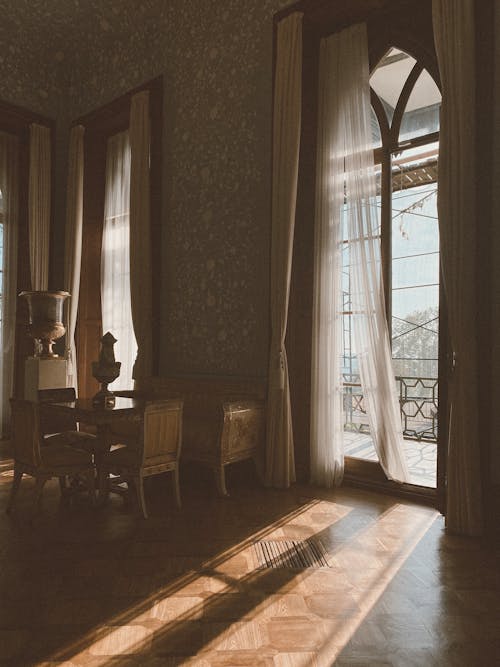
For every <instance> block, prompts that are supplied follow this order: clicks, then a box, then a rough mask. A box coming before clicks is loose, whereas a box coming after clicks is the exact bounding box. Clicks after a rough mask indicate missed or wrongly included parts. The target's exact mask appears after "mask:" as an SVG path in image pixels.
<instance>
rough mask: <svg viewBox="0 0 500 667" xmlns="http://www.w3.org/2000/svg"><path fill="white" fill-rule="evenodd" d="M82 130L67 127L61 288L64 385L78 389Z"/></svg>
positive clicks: (80, 127)
mask: <svg viewBox="0 0 500 667" xmlns="http://www.w3.org/2000/svg"><path fill="white" fill-rule="evenodd" d="M84 132H85V130H84V128H83V127H82V126H81V125H76V126H75V127H72V128H71V132H70V137H69V166H68V193H67V202H66V238H65V253H64V285H65V288H66V289H67V291H68V292H69V293H70V294H71V297H70V298H69V300H67V302H66V303H67V305H66V359H67V365H66V384H67V386H68V387H75V389H78V381H77V363H76V349H75V329H76V318H77V314H78V297H79V294H80V268H81V259H82V225H83V136H84Z"/></svg>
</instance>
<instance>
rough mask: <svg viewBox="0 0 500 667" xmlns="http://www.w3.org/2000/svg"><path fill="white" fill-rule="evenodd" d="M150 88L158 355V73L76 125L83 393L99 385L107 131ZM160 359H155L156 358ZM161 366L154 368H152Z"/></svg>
mask: <svg viewBox="0 0 500 667" xmlns="http://www.w3.org/2000/svg"><path fill="white" fill-rule="evenodd" d="M143 90H147V91H149V112H150V120H151V149H150V151H151V152H150V166H151V170H150V210H151V262H152V275H153V280H152V304H153V313H152V322H151V329H152V332H153V359H154V360H158V358H159V330H160V305H161V304H160V290H161V285H160V281H159V280H156V276H157V275H159V269H160V265H161V212H162V211H161V175H162V150H161V147H162V97H163V77H161V76H160V77H157V78H156V79H153V80H152V81H149V82H147V83H145V84H144V85H142V86H139V87H138V88H134V89H133V90H131V91H129V92H127V93H126V94H125V95H122V96H121V97H119V98H118V99H116V100H114V101H113V102H111V103H109V104H107V105H105V106H104V107H101V108H99V109H97V110H96V111H93V112H92V113H90V114H88V115H86V116H84V117H82V118H79V119H78V120H77V121H75V125H83V127H84V128H85V135H84V182H83V235H82V264H81V278H80V295H79V304H78V322H77V330H76V345H77V351H78V389H79V394H80V395H81V396H83V397H91V396H93V395H94V394H95V393H96V392H97V390H98V388H99V387H98V383H97V381H96V380H95V378H94V377H93V376H92V369H91V362H92V361H96V360H97V359H98V357H99V350H100V344H99V341H100V338H101V336H102V333H103V332H102V314H101V250H102V233H103V223H104V197H105V180H106V178H105V176H106V146H107V140H108V138H109V137H111V136H113V135H114V134H117V133H118V132H123V131H125V130H127V129H128V128H129V124H130V104H131V99H132V97H133V95H135V94H136V93H138V92H141V91H143ZM156 363H157V361H156ZM157 372H158V368H153V374H156V373H157Z"/></svg>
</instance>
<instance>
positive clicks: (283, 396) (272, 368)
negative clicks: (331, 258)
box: [266, 13, 302, 488]
mask: <svg viewBox="0 0 500 667" xmlns="http://www.w3.org/2000/svg"><path fill="white" fill-rule="evenodd" d="M276 49H277V50H276V69H275V82H274V113H273V185H272V221H271V225H272V231H271V235H272V238H271V346H270V357H269V391H268V417H267V447H266V484H268V485H270V486H271V485H272V486H276V487H284V488H286V487H288V486H289V485H290V483H291V482H293V481H295V461H294V451H293V432H292V415H291V406H290V388H289V382H288V364H287V357H286V349H285V336H286V327H287V319H288V299H289V293H290V276H291V268H292V250H293V233H294V225H295V205H296V199H297V177H298V165H299V146H300V118H301V105H302V14H300V13H293V14H290V16H287V17H286V18H284V19H283V20H282V21H280V23H279V24H278V33H277V43H276Z"/></svg>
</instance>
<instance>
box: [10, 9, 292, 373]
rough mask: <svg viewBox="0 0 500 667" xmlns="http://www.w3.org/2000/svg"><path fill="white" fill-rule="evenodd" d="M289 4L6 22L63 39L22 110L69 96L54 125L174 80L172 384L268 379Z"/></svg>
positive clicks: (59, 13) (167, 293)
mask: <svg viewBox="0 0 500 667" xmlns="http://www.w3.org/2000/svg"><path fill="white" fill-rule="evenodd" d="M19 1H20V0H19ZM4 4H5V3H4ZM287 4H289V0H253V1H249V0H224V1H221V0H172V1H170V2H167V1H166V0H142V1H141V2H140V3H137V2H135V0H134V2H131V1H130V0H121V1H120V2H118V1H116V2H109V1H108V2H103V1H99V0H86V2H84V1H83V0H72V1H68V0H51V2H47V1H45V2H41V1H40V0H30V1H29V2H28V1H27V0H23V1H22V2H21V1H20V5H19V7H22V6H24V7H25V9H26V14H25V16H23V15H22V12H21V9H18V11H17V12H16V16H17V19H16V21H11V23H10V24H9V25H10V28H8V27H5V26H4V25H2V24H0V26H1V27H0V37H1V36H3V35H2V32H4V31H5V34H6V35H8V34H9V31H10V30H17V31H22V30H25V32H26V33H27V35H29V34H31V35H33V34H35V31H36V26H37V25H38V26H39V25H41V24H44V25H45V27H46V29H47V34H49V25H48V24H49V23H50V29H52V30H55V31H56V33H57V34H58V35H59V38H58V39H52V40H50V41H45V42H42V43H40V44H39V45H38V48H35V49H32V54H31V56H30V57H31V60H30V59H26V58H25V59H24V60H22V61H20V62H21V64H20V65H19V67H18V70H19V71H18V74H20V76H19V80H20V83H19V86H20V90H19V94H18V95H17V97H14V98H12V97H11V98H7V99H10V100H11V101H15V102H17V103H22V101H23V100H25V102H26V105H28V106H30V103H31V102H32V101H33V103H35V101H36V103H37V104H38V105H39V107H40V108H44V109H45V108H46V109H47V110H50V109H51V105H52V102H51V100H50V98H51V97H52V95H56V91H59V93H61V91H64V93H65V94H64V95H61V94H59V95H58V98H59V99H61V97H62V98H63V99H64V100H65V108H64V109H61V108H58V107H57V102H56V101H54V103H53V104H54V114H55V115H58V116H62V115H65V116H66V117H70V118H76V117H78V116H80V115H82V114H84V113H86V112H88V111H90V110H92V109H95V108H97V107H99V106H101V105H102V104H104V103H106V102H108V101H110V100H112V99H114V98H115V97H117V96H119V95H120V94H122V93H124V92H126V91H127V90H129V89H131V88H133V87H135V86H137V85H140V84H141V83H143V82H144V81H147V80H148V79H151V78H153V77H155V76H158V75H159V74H163V76H164V175H163V198H164V212H163V220H162V229H163V249H162V254H163V260H162V268H161V276H159V277H158V278H159V279H161V281H162V287H163V289H162V294H163V295H164V297H163V298H164V301H163V302H162V304H161V307H162V331H161V340H162V343H161V348H162V355H163V356H162V359H161V367H162V371H163V372H167V371H176V372H201V373H227V374H239V373H242V374H249V375H265V374H266V372H267V368H266V365H267V345H268V327H269V318H268V296H269V288H268V272H269V239H270V219H269V218H270V211H269V195H270V193H269V181H270V127H271V81H272V67H271V62H272V16H273V14H274V12H276V11H278V10H279V9H281V8H282V7H283V6H285V5H287ZM0 7H1V5H0ZM28 14H29V16H28ZM47 14H49V15H50V16H51V17H52V19H53V21H52V22H50V21H48V19H47ZM44 22H45V23H44ZM10 41H11V42H12V40H10ZM35 51H38V53H35ZM18 55H20V54H19V53H18ZM39 58H42V59H43V63H44V66H43V68H42V69H41V70H40V72H39V75H40V76H39V78H40V82H41V83H39V84H37V88H38V89H39V91H38V92H37V91H35V90H34V86H33V84H32V85H31V87H30V82H29V81H30V80H29V75H28V74H27V73H26V72H25V69H26V70H27V71H30V70H31V71H33V70H34V69H35V67H34V64H35V61H36V60H37V59H39ZM15 61H16V60H15V58H14V57H13V58H12V59H11V60H10V66H11V70H12V79H16V78H17V74H16V72H15V71H14V70H15V67H14V63H15ZM21 70H22V71H21ZM42 82H43V83H42ZM3 83H4V82H2V84H3ZM44 88H46V89H47V96H48V97H47V98H45V97H44V94H42V93H41V92H40V91H43V90H44ZM0 97H4V99H6V97H5V95H4V93H3V90H1V89H0ZM44 100H46V104H45V105H44V104H43V102H44Z"/></svg>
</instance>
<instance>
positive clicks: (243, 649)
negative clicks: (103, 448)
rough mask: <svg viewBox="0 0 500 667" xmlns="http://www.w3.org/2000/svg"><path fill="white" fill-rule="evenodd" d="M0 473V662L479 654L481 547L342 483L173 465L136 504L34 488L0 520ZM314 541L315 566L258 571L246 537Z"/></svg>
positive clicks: (217, 666)
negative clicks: (265, 478) (285, 481)
mask: <svg viewBox="0 0 500 667" xmlns="http://www.w3.org/2000/svg"><path fill="white" fill-rule="evenodd" d="M11 480H12V477H11V473H10V471H9V470H2V471H1V472H0V502H1V505H2V508H1V509H2V511H1V513H0V537H1V542H0V563H1V571H0V647H1V649H0V665H12V666H13V667H17V666H20V667H25V666H26V667H27V666H30V665H46V666H48V665H65V666H66V667H70V666H80V665H82V666H83V665H84V666H85V667H94V666H95V667H97V666H109V667H111V666H112V665H120V666H124V667H129V666H130V667H132V666H141V667H153V666H154V667H160V666H161V667H173V666H177V665H197V666H199V667H243V666H247V667H326V666H330V665H338V666H339V667H344V666H347V665H348V666H350V667H354V666H356V667H361V666H363V667H364V666H367V667H382V666H383V667H413V666H418V667H435V666H436V667H447V666H448V665H450V666H451V665H453V666H457V667H462V666H463V667H476V666H477V667H494V666H495V665H499V664H500V595H499V589H500V569H499V562H500V556H499V551H498V549H495V548H493V547H491V546H490V547H487V546H485V545H482V544H481V543H479V542H476V541H471V540H466V539H459V538H453V537H450V536H447V535H445V533H444V529H443V520H442V517H440V516H439V514H437V513H436V512H435V511H434V510H432V509H429V508H427V507H421V506H418V505H415V504H411V503H409V502H406V501H400V500H396V499H394V498H390V497H388V496H382V495H377V494H374V493H369V492H365V491H360V490H356V489H350V488H347V487H346V488H341V489H338V490H336V491H334V492H324V491H318V490H317V489H314V488H312V487H307V486H301V485H297V486H295V487H294V488H292V489H291V490H289V491H276V490H269V489H263V488H262V487H260V486H259V484H258V482H257V480H256V479H255V477H254V475H253V471H252V468H251V467H250V466H246V464H242V465H240V466H234V470H232V471H230V473H229V476H228V483H229V488H230V493H231V496H230V497H229V498H226V499H221V498H217V497H216V495H215V491H214V486H213V483H212V480H211V479H210V478H207V477H205V472H204V471H203V470H199V469H196V468H194V467H192V468H191V467H190V468H189V469H186V470H184V471H183V474H182V477H181V482H182V492H183V508H182V510H176V509H175V508H174V504H173V501H172V494H171V488H170V480H169V479H168V477H167V478H165V479H162V477H161V476H159V477H157V478H152V479H151V480H149V481H150V483H149V484H147V487H146V495H147V500H148V506H149V508H150V513H151V518H150V519H149V520H148V521H144V520H143V519H141V518H140V516H139V514H138V513H137V512H136V511H135V507H134V506H133V505H127V504H125V503H124V501H123V499H122V498H120V497H115V496H113V497H112V499H111V501H110V503H109V504H108V505H107V506H106V507H104V508H98V509H91V508H90V507H89V506H88V504H87V501H86V498H84V497H83V496H82V497H81V498H76V499H75V500H74V501H73V502H72V503H69V504H61V503H60V500H59V489H58V485H57V484H56V483H52V482H51V483H50V484H48V485H47V488H46V490H45V491H44V502H43V509H42V512H41V514H39V515H38V516H37V517H36V519H35V522H34V525H32V526H31V525H30V524H29V523H28V521H27V517H28V509H29V506H28V501H29V500H30V498H29V495H30V491H32V489H33V485H32V483H31V482H30V481H28V480H26V481H24V480H23V485H22V487H21V492H20V502H19V506H18V508H17V511H16V513H15V515H14V516H12V517H7V516H6V515H5V514H4V512H3V508H4V506H5V501H6V497H7V494H8V491H9V488H10V484H11ZM307 538H314V540H319V541H320V542H321V544H322V545H323V547H324V549H325V553H326V554H327V555H328V562H329V565H330V566H329V567H323V568H319V569H318V568H316V569H306V570H299V569H286V568H279V569H263V568H261V567H259V562H258V560H257V559H256V556H255V548H254V546H253V544H254V542H255V541H256V540H283V539H286V540H303V539H307Z"/></svg>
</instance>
